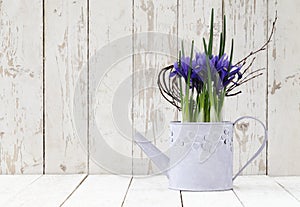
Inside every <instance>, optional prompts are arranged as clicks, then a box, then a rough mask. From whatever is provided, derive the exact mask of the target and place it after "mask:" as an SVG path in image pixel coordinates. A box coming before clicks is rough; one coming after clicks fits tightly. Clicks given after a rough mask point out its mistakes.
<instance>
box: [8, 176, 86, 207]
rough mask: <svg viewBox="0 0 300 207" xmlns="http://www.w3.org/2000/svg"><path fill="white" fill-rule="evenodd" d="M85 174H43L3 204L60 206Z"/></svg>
mask: <svg viewBox="0 0 300 207" xmlns="http://www.w3.org/2000/svg"><path fill="white" fill-rule="evenodd" d="M85 176H86V175H43V176H42V177H40V178H39V179H38V180H36V181H35V182H33V183H32V184H31V185H29V186H28V187H27V188H25V189H24V190H23V191H21V192H20V193H18V194H17V195H15V196H14V197H12V198H10V199H9V201H8V202H7V203H6V204H5V206H7V207H9V206H12V207H15V206H49V207H50V206H51V207H52V206H60V205H61V204H62V203H63V202H64V201H65V200H66V199H67V198H68V196H69V195H70V194H71V193H72V192H73V191H74V190H75V188H76V187H77V186H78V185H79V184H80V183H81V181H82V180H83V179H84V177H85Z"/></svg>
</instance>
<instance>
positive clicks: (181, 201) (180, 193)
mask: <svg viewBox="0 0 300 207" xmlns="http://www.w3.org/2000/svg"><path fill="white" fill-rule="evenodd" d="M179 195H180V203H181V207H183V200H182V191H181V190H180V191H179Z"/></svg>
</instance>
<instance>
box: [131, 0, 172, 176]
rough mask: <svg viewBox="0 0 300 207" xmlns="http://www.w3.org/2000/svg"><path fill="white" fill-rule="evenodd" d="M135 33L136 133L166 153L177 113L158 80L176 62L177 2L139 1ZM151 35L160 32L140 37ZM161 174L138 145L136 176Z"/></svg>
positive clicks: (136, 151) (135, 148)
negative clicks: (164, 94) (164, 68)
mask: <svg viewBox="0 0 300 207" xmlns="http://www.w3.org/2000/svg"><path fill="white" fill-rule="evenodd" d="M134 31H135V34H136V38H135V39H134V42H133V48H134V51H135V55H134V73H135V74H136V75H135V79H134V80H133V81H134V82H133V91H134V94H133V124H134V130H135V131H139V132H140V133H142V134H144V135H145V136H146V137H147V138H148V139H149V140H150V141H151V142H152V143H153V144H154V145H156V146H157V147H158V148H160V149H161V150H162V151H163V152H165V151H166V150H167V149H168V147H169V142H168V140H169V121H173V120H177V113H176V110H175V109H173V106H171V105H170V104H169V103H168V102H167V101H165V100H164V99H163V98H162V96H161V95H160V92H159V89H158V87H157V77H158V73H159V71H160V69H161V68H163V67H165V66H167V65H169V64H170V63H172V62H174V61H175V60H176V59H175V58H176V56H177V1H176V0H166V1H152V0H150V1H149V0H148V1H145V0H136V1H135V2H134ZM151 31H152V32H157V33H155V34H156V35H152V34H148V35H146V36H145V37H144V36H139V35H138V34H139V33H140V32H151ZM160 33H164V34H165V35H160ZM167 34H169V36H168V35H167ZM162 40H163V41H162ZM152 51H154V52H152ZM162 51H164V52H162ZM157 172H159V169H157V168H156V166H155V165H154V164H153V163H152V162H151V161H150V159H149V158H148V157H147V156H146V155H145V154H144V153H143V152H142V151H141V149H140V148H139V147H138V146H137V145H135V144H134V145H133V174H135V175H136V174H142V175H151V174H154V173H157Z"/></svg>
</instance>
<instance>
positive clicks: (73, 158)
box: [45, 0, 88, 173]
mask: <svg viewBox="0 0 300 207" xmlns="http://www.w3.org/2000/svg"><path fill="white" fill-rule="evenodd" d="M45 53H46V57H45V87H46V88H45V114H46V117H45V172H46V173H84V172H87V157H88V156H87V152H86V149H84V148H83V147H82V146H86V141H87V137H86V136H85V137H84V136H81V137H79V136H78V134H77V130H78V129H76V127H75V119H74V114H73V97H74V91H75V87H76V84H78V82H80V83H82V85H83V86H82V88H81V91H80V92H81V97H82V99H81V100H80V101H79V103H77V104H80V105H81V107H82V108H87V87H86V84H87V76H86V75H82V74H81V73H83V74H84V73H86V72H87V69H86V66H85V64H86V63H87V3H86V1H85V0H79V1H72V0H67V1H66V0H46V1H45ZM80 75H81V76H80ZM82 77H85V78H82ZM86 110H87V109H86ZM75 113H76V112H75ZM81 118H82V119H84V120H87V117H86V116H82V117H81ZM81 127H82V129H81V130H83V131H86V129H87V121H83V125H81Z"/></svg>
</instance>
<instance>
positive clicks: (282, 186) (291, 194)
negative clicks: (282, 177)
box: [272, 178, 300, 202]
mask: <svg viewBox="0 0 300 207" xmlns="http://www.w3.org/2000/svg"><path fill="white" fill-rule="evenodd" d="M272 179H273V180H274V181H275V183H277V184H278V185H279V186H280V187H281V188H283V190H285V191H286V192H287V193H288V194H289V195H290V196H292V197H293V198H295V199H296V201H298V202H300V200H299V199H298V198H297V197H296V196H295V195H294V194H293V193H291V192H290V191H289V190H288V189H286V188H285V187H284V185H282V184H281V183H280V182H278V181H277V180H276V179H274V178H272Z"/></svg>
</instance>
